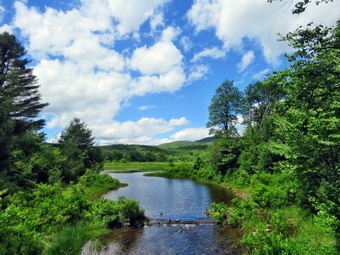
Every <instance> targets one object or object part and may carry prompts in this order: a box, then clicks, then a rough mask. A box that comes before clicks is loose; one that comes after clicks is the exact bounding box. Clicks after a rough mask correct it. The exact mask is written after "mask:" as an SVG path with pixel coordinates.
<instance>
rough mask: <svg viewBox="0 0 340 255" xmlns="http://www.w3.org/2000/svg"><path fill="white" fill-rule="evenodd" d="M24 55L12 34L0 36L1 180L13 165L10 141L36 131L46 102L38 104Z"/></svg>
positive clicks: (35, 80) (40, 123)
mask: <svg viewBox="0 0 340 255" xmlns="http://www.w3.org/2000/svg"><path fill="white" fill-rule="evenodd" d="M25 55H26V51H25V49H24V47H23V46H22V45H21V44H20V43H19V42H18V41H17V39H16V38H15V36H14V35H10V34H9V33H7V32H5V33H2V34H0V148H1V149H0V175H2V176H3V178H4V179H6V178H7V177H6V175H8V174H9V173H7V170H8V169H10V168H11V167H13V165H14V164H15V162H14V161H15V159H14V157H12V159H11V154H12V150H13V148H15V147H17V146H16V145H15V144H13V143H14V142H13V141H14V140H18V139H13V138H14V137H16V136H22V135H24V134H25V133H26V132H31V131H32V130H39V129H40V128H42V126H43V125H44V123H45V121H44V120H43V119H40V118H39V113H40V111H41V110H42V109H43V108H44V107H45V106H47V103H41V96H40V94H39V91H38V89H39V85H38V83H37V79H36V77H35V76H34V75H33V69H31V68H28V67H26V66H27V65H28V63H29V62H30V61H29V60H28V59H27V58H25ZM19 175H20V173H19ZM19 175H18V176H19Z"/></svg>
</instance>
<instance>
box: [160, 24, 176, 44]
mask: <svg viewBox="0 0 340 255" xmlns="http://www.w3.org/2000/svg"><path fill="white" fill-rule="evenodd" d="M180 33H181V29H180V28H178V27H171V26H169V27H167V28H166V29H164V30H163V32H162V38H161V41H163V42H171V41H173V40H174V39H175V38H176V37H177V36H178V35H179V34H180Z"/></svg>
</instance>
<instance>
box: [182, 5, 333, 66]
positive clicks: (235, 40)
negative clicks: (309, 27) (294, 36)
mask: <svg viewBox="0 0 340 255" xmlns="http://www.w3.org/2000/svg"><path fill="white" fill-rule="evenodd" d="M335 2H336V1H334V2H333V3H328V4H323V5H319V6H316V5H310V6H308V8H307V9H306V11H305V12H304V13H303V14H302V15H292V14H291V12H290V10H287V9H286V8H282V7H283V5H284V3H283V2H281V1H275V2H273V3H272V4H269V3H267V1H263V0H238V1H232V0H229V1H228V0H195V2H194V4H193V5H192V7H191V9H190V10H189V12H188V14H187V17H188V20H189V21H190V22H191V24H192V25H193V26H194V27H195V30H196V31H197V32H200V31H203V30H208V29H213V30H214V31H215V35H216V37H217V38H219V39H220V40H221V41H222V42H223V43H224V48H226V49H239V48H242V47H243V39H244V38H248V39H250V40H254V41H256V42H257V43H258V45H259V47H260V48H262V51H263V55H264V56H265V58H266V60H267V62H269V63H271V64H278V63H279V60H278V56H279V55H281V54H282V53H284V52H287V51H288V49H289V48H288V46H287V44H286V43H285V42H277V39H278V36H277V33H278V32H280V33H282V34H285V33H287V32H289V31H293V30H295V29H296V28H297V24H298V25H306V24H307V23H309V22H310V21H314V22H316V23H320V24H323V25H328V26H331V25H334V24H335V22H336V21H337V19H338V16H339V15H338V13H337V12H336V11H334V10H335V9H337V7H338V6H337V3H335Z"/></svg>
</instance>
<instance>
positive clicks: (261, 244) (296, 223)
mask: <svg viewBox="0 0 340 255" xmlns="http://www.w3.org/2000/svg"><path fill="white" fill-rule="evenodd" d="M182 166H183V167H182V168H180V167H178V166H177V167H172V168H169V169H167V170H165V171H162V172H156V173H150V174H149V175H153V176H163V177H175V178H192V179H195V180H200V181H210V182H213V183H216V184H219V185H221V186H224V187H228V188H232V189H233V190H235V191H236V192H235V194H236V195H237V196H238V198H236V199H233V201H232V205H231V206H228V205H226V204H223V203H213V204H212V209H211V210H210V212H209V213H210V216H211V217H212V218H213V219H214V221H215V222H216V223H218V224H219V225H222V226H223V225H227V224H228V225H232V226H234V227H237V228H241V229H242V230H243V231H244V233H245V234H244V236H243V238H242V241H241V243H242V244H244V245H245V246H246V248H247V249H248V251H249V253H250V254H273V255H274V254H306V255H307V254H308V255H309V254H337V252H338V251H337V243H336V232H335V229H336V224H337V220H336V218H335V217H334V216H330V215H329V214H327V213H326V212H325V213H322V211H321V212H319V213H318V214H313V213H312V212H310V211H309V210H307V209H304V208H303V207H302V206H301V205H298V204H297V202H296V194H297V192H298V190H297V185H296V181H295V180H294V178H293V177H292V176H291V175H290V174H285V173H277V174H268V173H267V174H266V173H259V174H254V175H252V176H249V175H240V174H239V173H238V174H234V175H229V176H224V178H223V177H222V176H218V175H216V174H215V176H212V175H210V174H209V173H210V171H211V170H209V169H205V170H203V169H194V168H193V167H190V165H188V164H183V165H182ZM191 166H192V165H191ZM207 177H208V178H207Z"/></svg>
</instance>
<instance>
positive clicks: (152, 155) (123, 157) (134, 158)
mask: <svg viewBox="0 0 340 255" xmlns="http://www.w3.org/2000/svg"><path fill="white" fill-rule="evenodd" d="M101 149H102V153H103V157H104V159H105V160H106V161H119V162H166V161H167V158H168V154H169V153H168V152H167V151H165V150H162V149H160V148H158V147H155V146H147V145H125V144H113V145H107V146H101Z"/></svg>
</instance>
